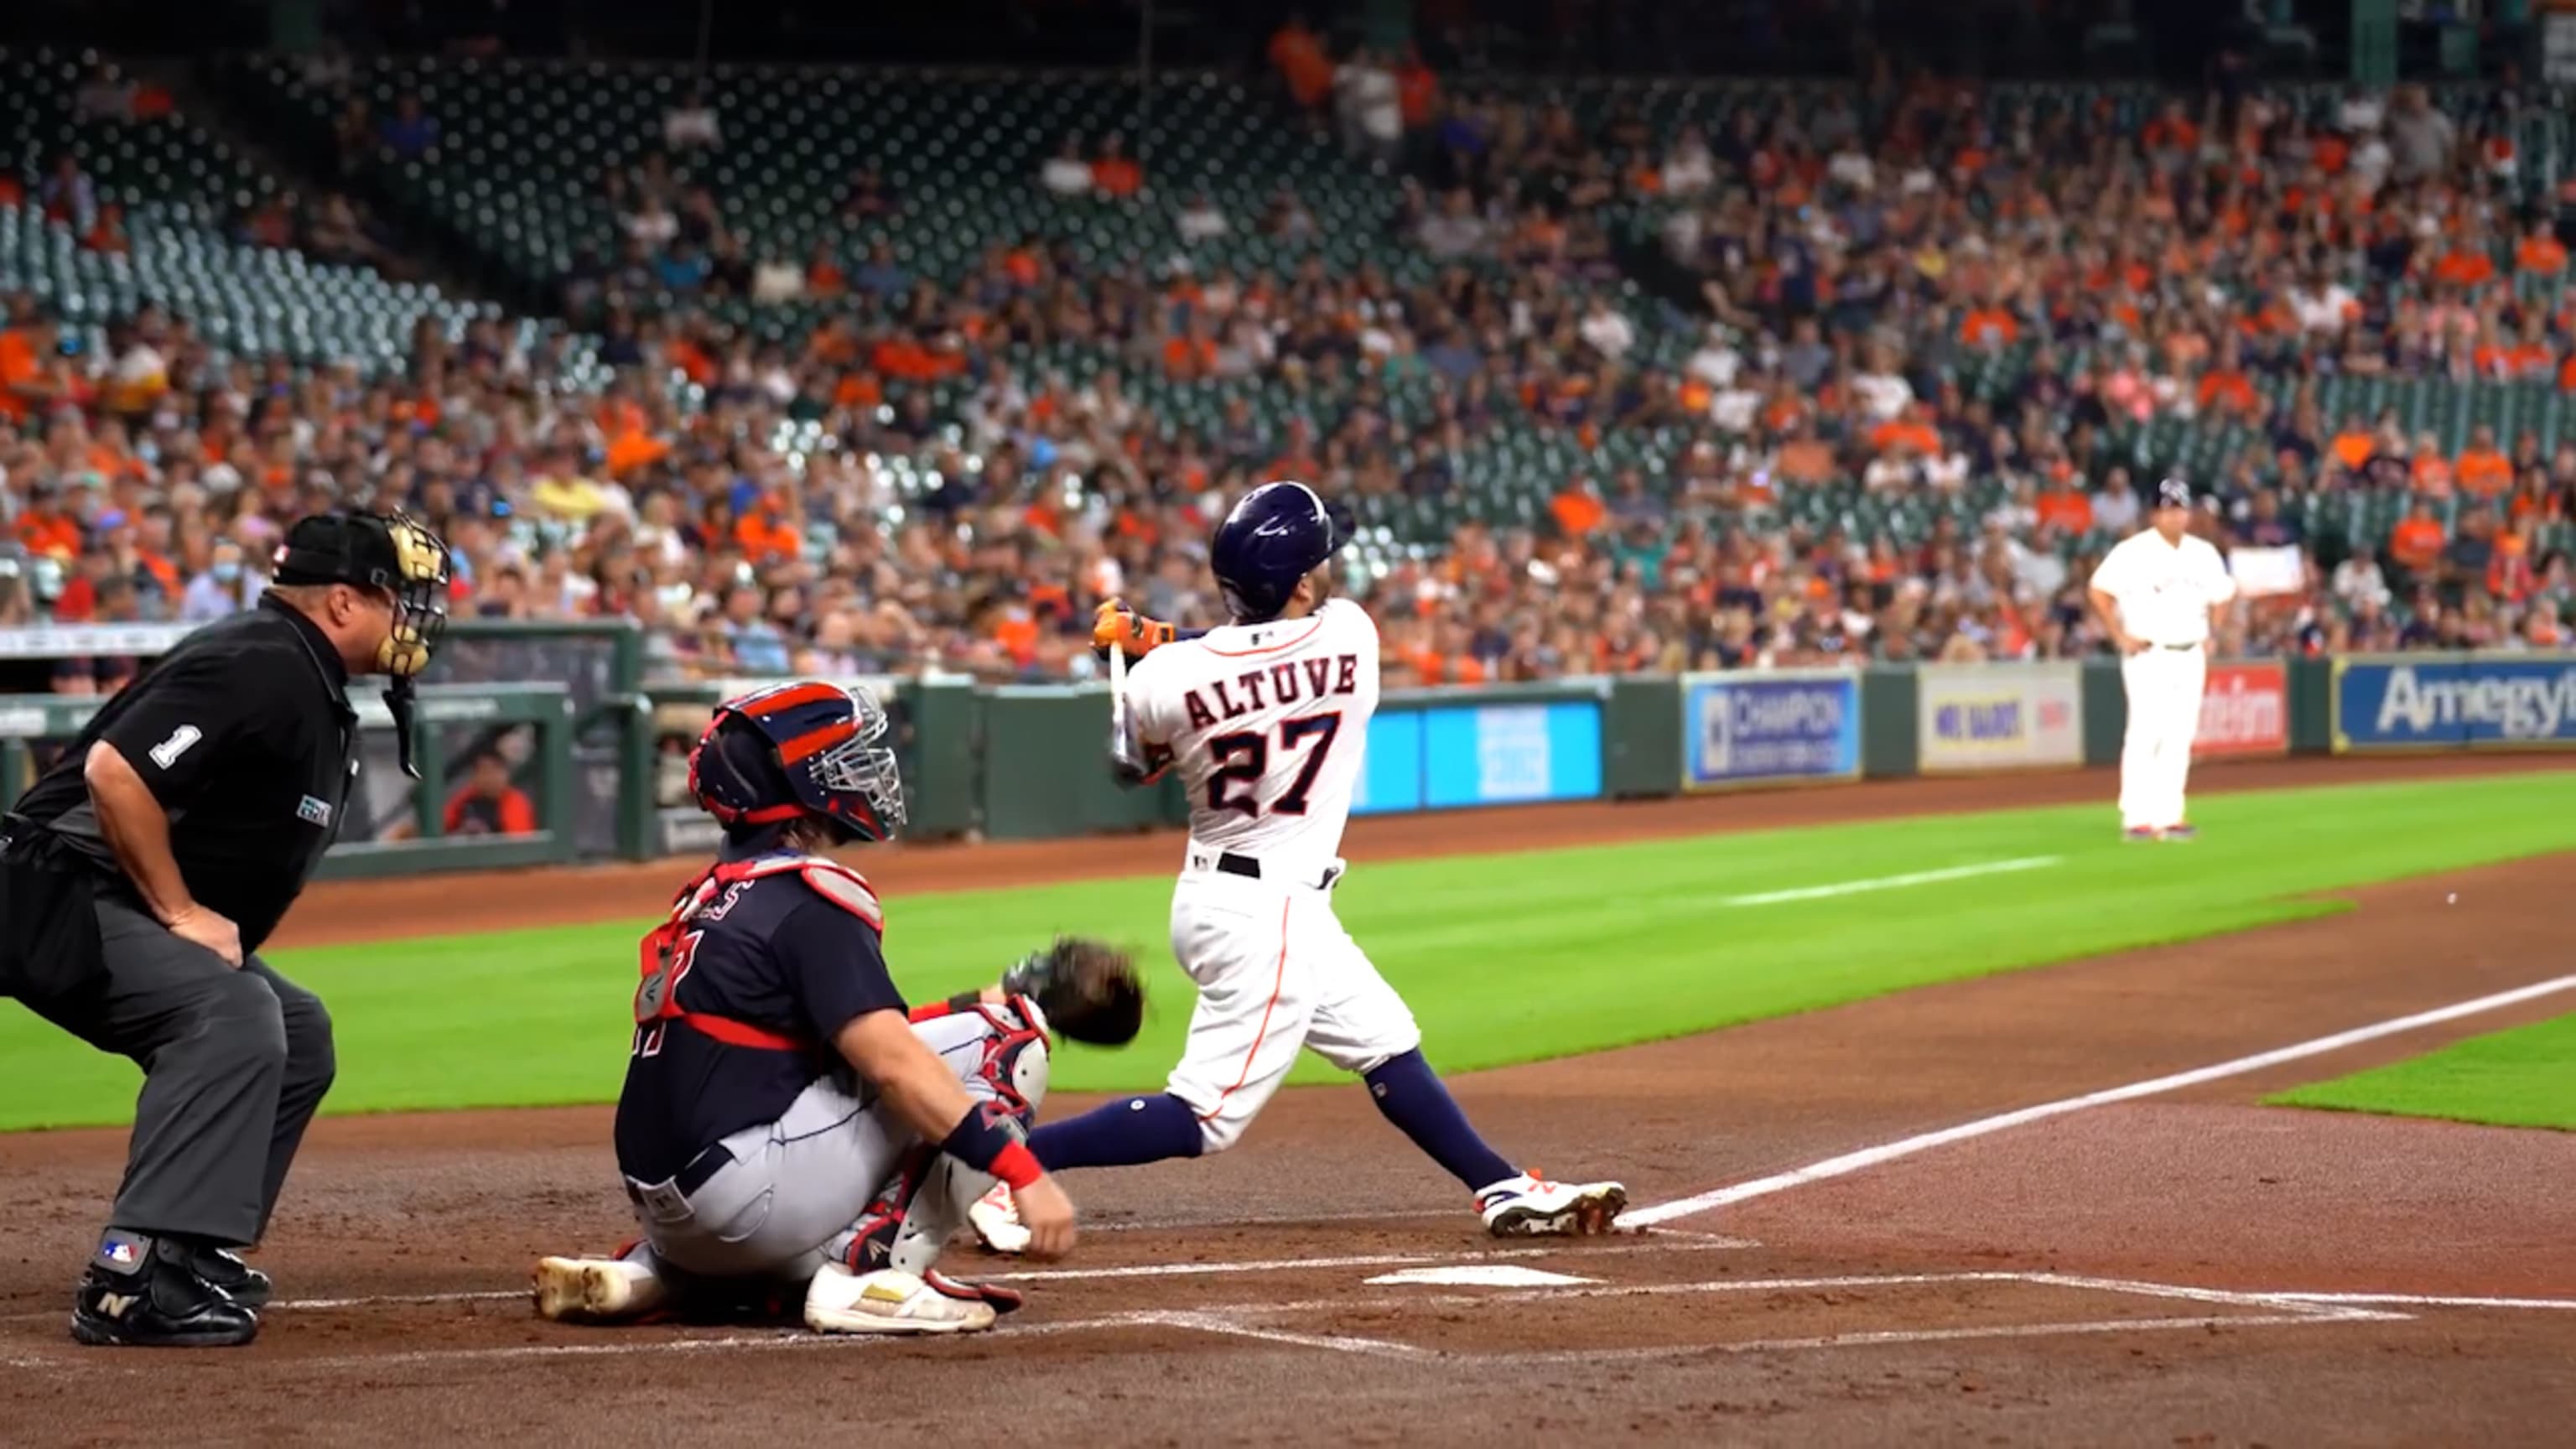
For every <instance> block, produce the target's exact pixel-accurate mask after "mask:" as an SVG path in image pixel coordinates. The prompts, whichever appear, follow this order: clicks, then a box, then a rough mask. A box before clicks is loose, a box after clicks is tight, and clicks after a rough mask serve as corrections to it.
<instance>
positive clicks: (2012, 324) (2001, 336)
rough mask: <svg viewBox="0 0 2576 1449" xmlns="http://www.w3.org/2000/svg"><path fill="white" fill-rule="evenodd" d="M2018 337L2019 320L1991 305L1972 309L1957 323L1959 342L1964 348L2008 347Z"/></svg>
mask: <svg viewBox="0 0 2576 1449" xmlns="http://www.w3.org/2000/svg"><path fill="white" fill-rule="evenodd" d="M2020 337H2021V322H2020V320H2019V319H2017V318H2015V317H2014V316H2013V314H2012V313H2011V312H2009V311H2007V310H2005V309H2004V308H2002V307H1999V306H1996V305H1994V304H1992V303H1988V304H1987V305H1985V306H1983V307H1978V308H1974V309H1972V310H1971V311H1970V312H1969V313H1968V315H1967V316H1966V317H1965V318H1964V319H1962V320H1961V321H1960V323H1959V342H1960V345H1962V346H1965V347H1976V348H1992V347H2010V346H2012V345H2013V343H2014V342H2016V341H2018V340H2020Z"/></svg>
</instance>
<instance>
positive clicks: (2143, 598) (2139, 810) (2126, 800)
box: [2090, 478, 2236, 840]
mask: <svg viewBox="0 0 2576 1449" xmlns="http://www.w3.org/2000/svg"><path fill="white" fill-rule="evenodd" d="M2151 522H2152V524H2153V526H2152V527H2150V528H2148V529H2146V530H2145V531H2144V532H2141V533H2138V534H2135V535H2132V536H2131V537H2129V538H2125V539H2123V540H2121V541H2120V543H2119V544H2118V546H2116V547H2114V548H2113V549H2112V550H2111V551H2110V552H2109V553H2108V554H2106V555H2104V556H2103V559H2102V562H2101V564H2100V565H2099V566H2097V567H2096V568H2095V569H2094V570H2093V581H2092V585H2091V589H2090V595H2091V598H2092V601H2093V609H2094V612H2095V613H2097V614H2099V615H2101V616H2102V622H2103V623H2104V624H2105V625H2106V626H2108V628H2109V629H2110V632H2111V641H2112V643H2113V644H2114V645H2115V646H2117V647H2118V649H2119V651H2120V654H2121V659H2120V682H2121V684H2122V685H2123V686H2125V688H2126V692H2127V694H2128V701H2129V726H2128V734H2127V737H2126V738H2125V739H2124V740H2123V741H2122V743H2121V746H2120V826H2121V829H2122V831H2123V832H2124V834H2125V835H2126V837H2127V838H2128V839H2130V840H2190V839H2193V838H2194V837H2195V836H2196V835H2197V834H2198V832H2197V831H2196V830H2195V829H2194V828H2193V827H2192V826H2191V824H2190V823H2189V821H2188V820H2187V819H2186V818H2185V816H2184V813H2183V790H2184V787H2185V785H2186V784H2188V783H2189V781H2190V778H2191V745H2192V739H2193V737H2194V736H2195V735H2197V734H2198V733H2199V731H2200V695H2201V690H2202V689H2203V688H2204V687H2206V686H2207V685H2208V683H2209V651H2208V640H2209V630H2210V625H2211V623H2212V621H2213V620H2215V618H2216V617H2217V614H2218V611H2219V610H2220V609H2221V608H2223V607H2225V606H2226V604H2227V602H2228V601H2229V600H2230V599H2233V598H2235V597H2236V580H2234V579H2233V578H2230V577H2229V576H2228V573H2227V563H2226V561H2225V560H2223V559H2221V558H2220V557H2219V556H2218V550H2217V549H2216V548H2214V547H2212V546H2211V545H2210V544H2209V543H2208V541H2207V540H2205V539H2199V538H2195V537H2193V536H2192V535H2191V532H2190V529H2191V484H2190V483H2189V482H2187V481H2185V480H2183V479H2181V478H2167V479H2165V480H2163V481H2162V482H2160V483H2158V484H2157V485H2156V494H2155V511H2154V514H2153V516H2152V519H2151Z"/></svg>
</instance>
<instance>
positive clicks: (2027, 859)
mask: <svg viewBox="0 0 2576 1449" xmlns="http://www.w3.org/2000/svg"><path fill="white" fill-rule="evenodd" d="M2064 859H2065V857H2064V856H2058V855H2025V856H2021V857H2019V858H2017V859H2013V860H1989V861H1982V862H1980V863H1978V864H1976V865H1953V866H1945V867H1943V868H1941V869H1939V870H1912V871H1907V872H1906V873H1905V874H1903V875H1880V876H1871V877H1870V878H1868V879H1867V880H1846V881H1836V882H1834V883H1833V884H1832V885H1820V886H1799V887H1798V888H1796V889H1795V890H1785V891H1757V892H1755V893H1753V894H1752V895H1746V896H1727V897H1725V898H1724V899H1722V900H1720V901H1719V902H1718V904H1719V905H1722V906H1777V905H1785V904H1787V903H1789V902H1791V901H1822V900H1830V899H1832V898H1833V897H1835V896H1857V895H1865V894H1867V893H1868V892H1871V891H1892V890H1902V889H1904V888H1905V887H1907V886H1919V885H1937V884H1939V883H1940V882H1942V881H1945V880H1969V879H1973V878H1974V877H1977V876H1981V875H2009V874H2011V873H2012V872H2014V871H2019V870H2045V869H2047V868H2048V867H2049V866H2052V865H2056V864H2058V863H2059V862H2061V861H2063V860H2064Z"/></svg>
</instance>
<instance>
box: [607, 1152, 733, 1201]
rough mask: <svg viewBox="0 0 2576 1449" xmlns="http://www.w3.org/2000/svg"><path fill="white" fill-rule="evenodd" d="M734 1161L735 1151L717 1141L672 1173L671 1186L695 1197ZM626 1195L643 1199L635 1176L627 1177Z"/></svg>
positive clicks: (683, 1195) (683, 1194)
mask: <svg viewBox="0 0 2576 1449" xmlns="http://www.w3.org/2000/svg"><path fill="white" fill-rule="evenodd" d="M733 1163H734V1157H733V1153H732V1152H731V1151H729V1150H728V1149H727V1148H726V1147H725V1145H724V1144H723V1143H721V1142H718V1143H715V1144H714V1145H712V1146H710V1147H708V1148H707V1149H706V1150H705V1151H704V1152H701V1153H699V1154H698V1155H697V1156H695V1157H692V1158H690V1159H689V1165H688V1166H686V1167H683V1168H681V1169H680V1170H679V1171H678V1172H675V1173H673V1174H671V1188H672V1190H673V1191H675V1192H677V1193H678V1194H679V1195H680V1196H682V1197H694V1196H696V1195H697V1191H698V1189H699V1188H702V1187H704V1186H706V1185H707V1183H708V1182H709V1181H710V1180H711V1179H713V1178H714V1177H715V1175H716V1174H717V1173H719V1172H722V1171H724V1170H725V1169H726V1168H728V1167H731V1166H733ZM626 1195H627V1196H628V1197H629V1198H635V1199H641V1198H642V1197H643V1195H644V1194H643V1192H642V1191H641V1190H640V1189H638V1188H637V1187H636V1185H635V1181H634V1179H633V1178H629V1179H627V1182H626Z"/></svg>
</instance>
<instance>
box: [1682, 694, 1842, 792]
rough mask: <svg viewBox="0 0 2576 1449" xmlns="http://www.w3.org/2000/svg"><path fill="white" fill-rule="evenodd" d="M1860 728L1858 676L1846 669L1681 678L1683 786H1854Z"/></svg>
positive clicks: (1704, 788) (1705, 788)
mask: <svg viewBox="0 0 2576 1449" xmlns="http://www.w3.org/2000/svg"><path fill="white" fill-rule="evenodd" d="M1860 722H1861V711H1860V676H1859V675H1857V674H1855V673H1852V672H1851V671H1848V670H1839V669H1837V670H1780V671H1777V672H1764V673H1742V674H1694V675H1686V676H1684V677H1683V679H1682V752H1683V757H1684V758H1683V761H1682V784H1683V786H1684V788H1686V789H1692V790H1716V789H1724V788H1726V787H1728V786H1734V785H1754V784H1763V783H1777V782H1781V781H1791V780H1856V779H1858V778H1860V761H1861V754H1860V727H1861V725H1860Z"/></svg>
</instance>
